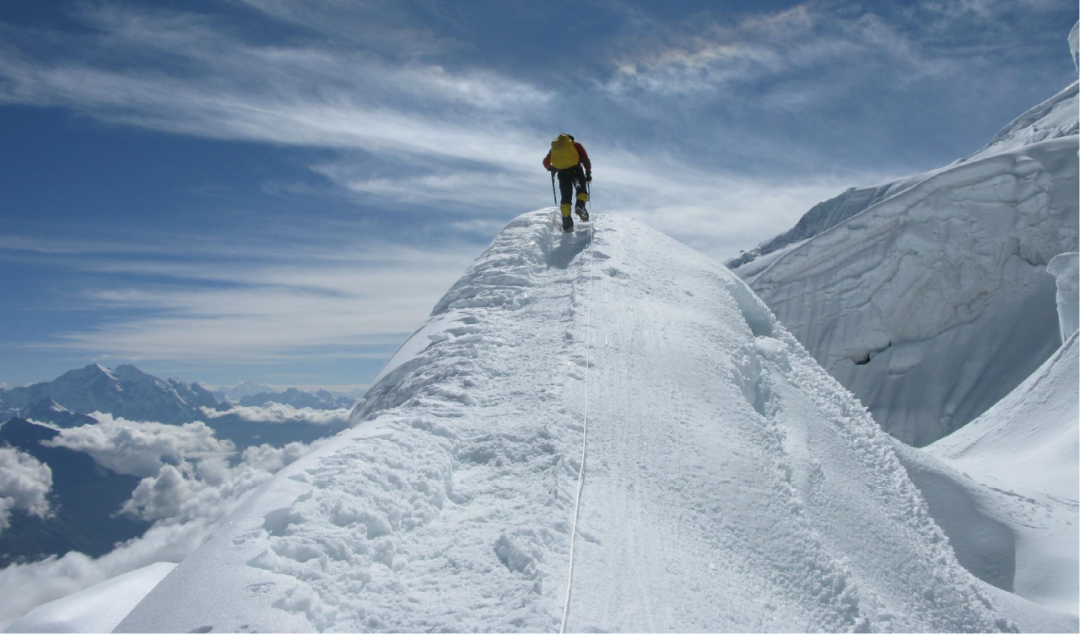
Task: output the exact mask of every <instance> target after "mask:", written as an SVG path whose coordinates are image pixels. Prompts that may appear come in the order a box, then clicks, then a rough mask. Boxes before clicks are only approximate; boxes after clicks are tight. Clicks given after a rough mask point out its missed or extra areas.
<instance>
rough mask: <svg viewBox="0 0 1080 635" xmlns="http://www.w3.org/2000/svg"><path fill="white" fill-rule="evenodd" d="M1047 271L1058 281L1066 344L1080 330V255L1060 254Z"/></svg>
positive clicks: (1059, 316)
mask: <svg viewBox="0 0 1080 635" xmlns="http://www.w3.org/2000/svg"><path fill="white" fill-rule="evenodd" d="M1046 270H1047V271H1048V272H1050V274H1052V275H1053V276H1054V279H1055V280H1057V308H1058V326H1059V327H1060V329H1061V341H1062V342H1063V343H1064V342H1065V341H1066V340H1068V339H1069V337H1071V336H1072V334H1073V333H1075V332H1076V331H1077V329H1078V328H1080V253H1077V252H1075V251H1073V252H1070V253H1067V254H1058V255H1056V256H1054V258H1053V260H1051V261H1050V264H1048V265H1047V266H1046Z"/></svg>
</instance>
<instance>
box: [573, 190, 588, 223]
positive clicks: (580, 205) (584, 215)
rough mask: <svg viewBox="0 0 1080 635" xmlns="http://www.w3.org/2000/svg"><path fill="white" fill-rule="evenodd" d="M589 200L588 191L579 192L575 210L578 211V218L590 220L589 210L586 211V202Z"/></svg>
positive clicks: (583, 220)
mask: <svg viewBox="0 0 1080 635" xmlns="http://www.w3.org/2000/svg"><path fill="white" fill-rule="evenodd" d="M588 200H589V195H588V193H586V192H578V195H577V206H576V207H575V208H574V211H575V212H577V215H578V218H580V219H581V220H582V222H585V221H587V220H589V212H587V211H585V202H586V201H588Z"/></svg>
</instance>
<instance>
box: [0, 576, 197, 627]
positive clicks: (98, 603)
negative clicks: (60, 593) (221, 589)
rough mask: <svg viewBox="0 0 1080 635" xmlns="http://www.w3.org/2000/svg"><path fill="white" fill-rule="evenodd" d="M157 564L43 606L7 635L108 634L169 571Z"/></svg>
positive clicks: (19, 622) (24, 617) (28, 615)
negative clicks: (13, 634)
mask: <svg viewBox="0 0 1080 635" xmlns="http://www.w3.org/2000/svg"><path fill="white" fill-rule="evenodd" d="M175 567H176V565H175V564H173V563H172V562H157V563H154V564H152V565H149V566H146V567H143V568H142V569H136V570H135V571H130V572H128V573H125V574H123V575H118V576H116V577H115V578H111V579H109V580H106V581H105V582H102V583H100V584H96V585H94V586H92V587H90V588H89V589H84V590H82V591H79V592H78V593H73V594H71V595H69V596H67V597H63V598H60V599H59V600H54V601H52V602H49V603H48V604H43V605H41V606H39V607H37V608H35V609H34V610H32V611H30V612H29V613H27V614H26V615H25V616H23V617H22V618H21V619H20V620H19V621H17V622H15V623H14V624H12V625H11V626H9V627H8V629H7V632H9V633H108V632H111V631H112V630H113V629H114V628H116V625H117V624H119V623H120V620H122V619H124V617H125V616H126V615H127V614H128V612H129V611H131V609H133V608H135V605H136V604H138V603H139V602H141V601H142V599H143V598H144V597H146V594H147V593H149V592H150V590H151V589H153V588H154V585H156V584H157V583H158V582H160V581H161V580H162V578H164V577H165V576H166V575H168V573H169V572H170V571H172V570H173V569H174V568H175Z"/></svg>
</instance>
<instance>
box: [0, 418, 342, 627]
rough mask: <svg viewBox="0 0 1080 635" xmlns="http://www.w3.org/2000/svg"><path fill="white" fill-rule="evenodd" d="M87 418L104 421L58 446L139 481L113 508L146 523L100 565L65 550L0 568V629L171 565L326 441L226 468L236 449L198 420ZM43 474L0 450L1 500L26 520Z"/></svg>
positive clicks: (245, 456) (38, 509)
mask: <svg viewBox="0 0 1080 635" xmlns="http://www.w3.org/2000/svg"><path fill="white" fill-rule="evenodd" d="M95 417H97V418H99V419H101V420H102V423H101V426H100V427H101V429H100V430H97V431H95V430H93V429H92V428H97V427H98V426H83V427H82V428H72V429H68V430H63V431H62V432H61V434H62V436H61V437H58V438H57V440H56V445H61V446H63V447H68V448H70V449H73V450H76V451H82V452H87V453H89V454H90V455H91V456H93V457H94V459H95V460H97V461H98V462H99V463H101V464H102V465H104V466H105V467H108V468H110V469H113V470H117V471H121V472H123V473H126V474H135V475H138V476H143V479H142V480H141V481H140V483H139V485H138V487H136V489H135V491H134V492H132V495H131V498H130V499H129V500H128V501H127V502H126V503H125V504H124V506H123V508H122V509H121V510H119V511H120V512H121V513H126V514H131V515H133V516H136V517H138V518H142V519H144V520H147V521H151V522H153V523H154V524H153V525H152V526H151V528H150V529H149V530H147V532H146V533H145V534H144V535H142V536H141V537H139V538H136V539H133V540H130V541H128V542H126V543H123V544H120V545H118V546H117V548H116V549H115V550H113V551H112V552H110V553H108V554H106V555H104V556H102V557H100V558H90V557H88V556H86V555H85V554H82V553H78V552H75V551H72V552H68V553H67V554H65V555H63V556H61V557H56V556H53V557H50V558H47V559H45V560H42V561H39V562H34V563H27V564H13V565H9V566H8V567H6V568H4V569H3V570H0V597H3V598H4V602H2V603H0V629H3V628H5V627H7V626H8V625H10V624H11V623H12V622H14V621H15V620H17V619H18V618H19V617H21V616H22V615H24V614H25V613H26V612H27V611H29V610H31V609H32V608H34V607H36V606H39V605H41V604H44V603H45V602H49V601H52V600H55V599H57V598H60V597H63V596H65V595H69V594H71V593H75V592H76V591H80V590H82V589H85V588H88V587H90V586H93V585H94V584H97V583H99V582H103V581H105V580H107V579H109V578H112V577H115V576H117V575H120V574H122V573H127V572H128V571H134V570H135V569H139V568H141V567H145V566H147V565H149V564H152V563H154V562H179V561H180V560H182V559H183V558H184V557H185V556H187V555H188V554H189V553H191V552H192V551H194V550H195V548H196V547H198V546H199V545H200V544H202V543H203V542H204V541H205V540H206V539H207V538H208V537H209V536H210V534H211V533H212V532H213V531H214V529H215V528H217V526H218V525H219V524H220V523H221V522H222V521H224V520H225V519H226V518H227V517H228V515H229V514H231V513H232V512H233V511H234V510H235V509H236V508H237V507H238V506H239V505H240V504H241V503H243V501H244V500H245V499H246V498H247V496H248V495H249V494H251V493H252V492H253V491H254V490H255V488H257V487H259V486H260V485H262V484H263V483H265V482H266V481H267V480H268V479H269V478H270V477H271V476H273V474H274V473H276V472H277V471H279V470H281V469H282V468H284V467H285V466H287V465H289V464H290V463H292V462H294V461H296V460H297V459H299V458H301V457H303V456H304V455H306V454H308V453H309V452H311V451H312V450H314V449H316V448H318V447H319V446H320V445H322V444H323V443H325V441H324V440H320V441H316V442H314V443H311V444H303V443H289V444H287V445H285V446H284V447H281V448H274V447H271V446H269V445H260V446H254V447H249V448H246V449H245V450H244V451H243V452H242V453H241V455H240V457H239V460H237V461H234V462H230V460H229V459H228V458H227V457H226V456H224V455H223V453H225V452H228V451H232V450H234V449H235V448H234V447H233V445H232V443H230V442H228V441H223V440H218V439H216V438H215V437H214V435H213V432H212V431H211V430H210V429H209V428H207V427H206V426H205V425H204V424H202V423H195V424H188V425H185V426H172V425H166V424H160V423H144V422H131V421H125V420H123V419H113V418H111V417H109V416H108V415H101V414H95ZM28 459H29V460H28ZM13 475H14V477H13ZM50 476H51V472H50V471H49V468H48V466H43V465H41V464H40V463H37V462H36V461H35V460H34V459H32V457H28V456H26V455H22V456H19V455H18V454H17V453H16V452H15V451H13V450H11V449H9V448H0V501H6V500H9V499H8V498H3V497H5V496H10V497H11V498H10V500H15V501H16V505H18V506H20V507H21V508H23V509H26V510H28V511H29V512H30V513H37V514H39V515H40V514H44V513H46V512H47V504H45V500H44V493H45V492H46V491H48V487H49V485H50V484H51V478H50ZM0 504H2V503H0Z"/></svg>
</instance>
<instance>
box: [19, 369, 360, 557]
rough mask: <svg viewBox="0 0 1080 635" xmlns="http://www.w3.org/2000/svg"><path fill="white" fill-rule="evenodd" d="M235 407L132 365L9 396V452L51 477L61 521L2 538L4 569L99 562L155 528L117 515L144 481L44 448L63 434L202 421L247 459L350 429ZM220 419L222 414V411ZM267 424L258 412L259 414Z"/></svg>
mask: <svg viewBox="0 0 1080 635" xmlns="http://www.w3.org/2000/svg"><path fill="white" fill-rule="evenodd" d="M253 388H254V389H265V390H261V391H260V390H256V393H257V394H254V395H243V396H242V397H241V399H240V401H241V403H242V404H243V405H248V406H263V405H265V404H267V403H271V402H273V403H278V404H286V405H288V406H291V407H293V408H297V409H301V408H313V409H317V410H340V409H342V408H349V407H351V406H352V405H353V403H354V401H355V400H354V399H353V398H351V397H344V396H335V395H332V394H331V393H329V392H328V391H325V390H319V391H317V392H315V393H308V392H305V391H302V390H298V389H296V388H290V389H288V390H285V391H283V392H274V391H273V389H272V388H271V387H269V386H265V385H262V384H254V383H251V382H242V383H241V384H240V385H239V386H236V387H235V388H233V389H230V390H229V391H227V392H226V395H232V396H235V395H237V394H239V393H241V392H243V391H245V390H251V389H253ZM233 406H234V403H231V402H229V401H225V400H221V401H219V400H218V399H217V398H215V397H214V395H213V394H211V393H210V391H209V390H207V389H206V388H204V387H203V386H202V385H200V384H198V383H186V382H183V381H181V380H179V379H161V378H158V377H154V376H152V375H149V374H147V373H144V372H143V371H141V370H139V369H138V368H136V367H134V366H131V365H123V366H118V367H116V368H115V369H110V368H106V367H104V366H101V365H98V364H91V365H90V366H86V367H85V368H80V369H76V370H71V371H68V372H66V373H64V374H63V375H61V376H60V377H58V378H56V379H54V380H52V381H48V382H41V383H37V384H32V385H30V386H26V387H21V388H12V389H9V390H0V447H4V446H8V447H13V448H15V449H17V450H19V451H21V452H25V453H27V454H29V455H31V456H33V457H34V458H36V459H37V460H38V461H40V462H41V463H44V464H45V465H47V466H48V467H49V468H50V469H51V471H52V478H53V486H52V489H51V490H50V491H49V494H48V500H49V506H50V509H51V510H53V513H52V514H51V515H50V516H48V517H45V518H39V517H36V516H32V515H29V514H26V513H24V512H22V511H16V512H15V513H13V514H12V515H11V517H10V521H11V526H10V527H9V528H7V529H5V530H3V531H2V532H0V568H2V567H4V566H7V565H8V564H11V563H15V562H30V561H34V560H39V559H41V558H44V557H47V556H51V555H61V554H64V553H66V552H68V551H71V550H75V551H80V552H82V553H85V554H87V555H89V556H92V557H97V556H101V555H104V554H106V553H108V552H109V551H111V550H112V549H113V547H114V546H115V544H116V543H118V542H122V541H125V540H128V539H131V538H135V537H137V536H141V535H142V534H143V533H144V532H145V531H146V529H147V528H148V527H149V526H150V524H149V523H147V522H145V521H143V520H139V519H137V518H134V517H132V516H129V515H125V514H119V513H117V512H118V510H119V509H120V508H121V506H122V505H123V503H124V502H125V501H126V500H128V498H129V497H130V496H131V493H132V491H133V490H134V489H135V487H136V486H137V485H138V484H139V481H140V479H139V478H138V477H135V476H129V475H125V474H118V473H116V472H114V471H112V470H109V469H107V468H105V467H103V466H102V465H100V464H98V463H97V462H96V461H95V460H94V458H92V457H91V456H90V454H87V453H85V452H79V451H75V450H71V449H68V448H63V447H49V446H46V445H42V442H43V441H50V440H52V439H54V438H55V437H56V436H57V435H58V434H59V433H60V432H59V430H58V429H62V428H74V427H78V426H84V425H97V424H98V423H99V422H98V420H97V419H95V418H94V417H93V416H91V415H90V414H89V413H94V412H99V413H104V414H109V415H112V416H113V417H117V418H123V419H127V420H129V421H151V422H158V423H165V424H174V425H180V424H184V423H189V422H192V421H197V420H198V421H203V422H205V423H206V424H207V425H208V426H209V427H210V428H212V429H213V430H214V434H215V436H216V437H217V438H218V439H227V440H229V441H232V442H233V443H234V444H235V445H236V448H237V451H238V453H239V452H242V451H243V450H244V449H245V448H248V447H251V446H257V445H262V444H268V445H270V446H273V447H283V446H285V445H287V444H289V443H293V442H301V443H312V442H313V441H315V440H317V439H321V438H323V437H327V436H332V435H334V434H336V433H338V432H340V431H341V430H343V429H344V428H346V427H347V425H348V421H347V418H346V417H344V416H340V417H337V416H334V415H332V414H330V415H326V416H323V415H319V416H311V413H305V412H300V413H295V416H294V415H293V414H292V413H285V414H284V415H282V414H281V413H274V415H275V416H274V417H267V418H266V419H265V420H263V419H259V418H258V416H255V417H254V418H253V417H252V415H251V413H236V412H230V409H231V408H232V407H233ZM213 411H217V412H213ZM255 414H256V415H258V413H255Z"/></svg>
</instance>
